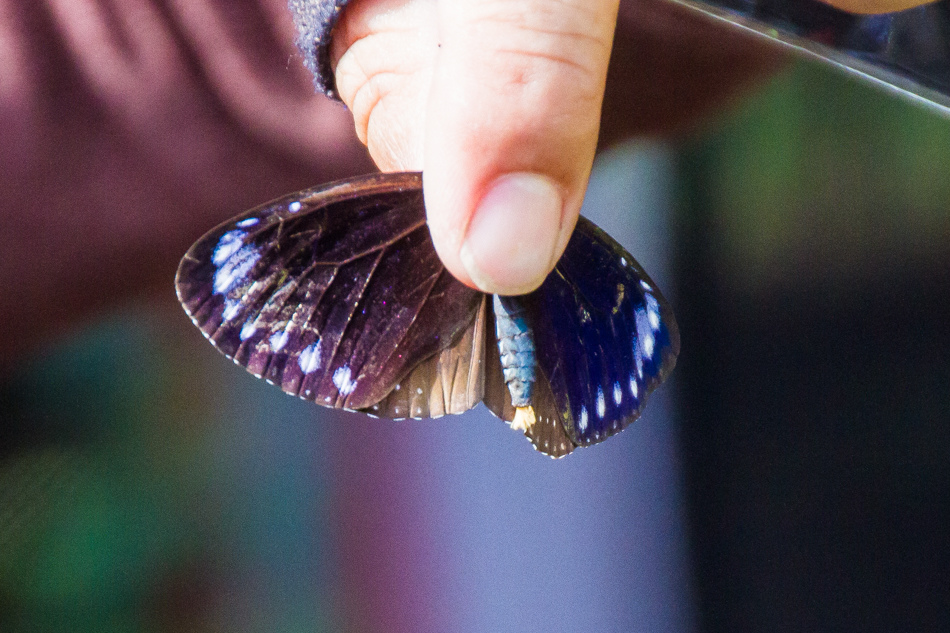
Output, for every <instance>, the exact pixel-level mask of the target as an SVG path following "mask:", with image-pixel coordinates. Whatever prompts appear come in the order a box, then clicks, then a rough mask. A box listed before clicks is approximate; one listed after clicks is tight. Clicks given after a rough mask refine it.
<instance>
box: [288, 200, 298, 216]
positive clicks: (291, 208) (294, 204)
mask: <svg viewBox="0 0 950 633" xmlns="http://www.w3.org/2000/svg"><path fill="white" fill-rule="evenodd" d="M287 209H288V210H289V211H290V212H291V213H297V211H300V201H299V200H295V201H293V202H291V203H290V204H288V205H287Z"/></svg>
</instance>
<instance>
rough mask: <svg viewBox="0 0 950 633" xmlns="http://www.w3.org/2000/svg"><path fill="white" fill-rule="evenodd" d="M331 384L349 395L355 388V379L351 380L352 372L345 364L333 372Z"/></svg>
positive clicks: (342, 393) (345, 394)
mask: <svg viewBox="0 0 950 633" xmlns="http://www.w3.org/2000/svg"><path fill="white" fill-rule="evenodd" d="M333 384H334V385H336V388H337V389H339V390H340V394H341V395H344V396H348V395H350V394H351V393H353V390H354V389H356V381H355V380H353V375H352V372H351V371H350V368H349V367H347V366H346V365H344V366H343V367H340V368H339V369H337V370H336V371H335V372H333Z"/></svg>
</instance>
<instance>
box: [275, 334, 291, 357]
mask: <svg viewBox="0 0 950 633" xmlns="http://www.w3.org/2000/svg"><path fill="white" fill-rule="evenodd" d="M289 338H290V335H289V334H288V333H287V330H282V331H280V332H275V333H274V334H271V337H270V347H271V350H273V351H275V352H279V351H280V350H282V349H284V345H286V344H287V340H288V339H289Z"/></svg>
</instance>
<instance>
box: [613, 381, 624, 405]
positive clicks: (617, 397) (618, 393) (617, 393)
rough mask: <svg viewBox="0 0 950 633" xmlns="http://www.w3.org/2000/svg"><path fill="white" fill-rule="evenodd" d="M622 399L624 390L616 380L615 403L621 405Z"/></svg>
mask: <svg viewBox="0 0 950 633" xmlns="http://www.w3.org/2000/svg"><path fill="white" fill-rule="evenodd" d="M622 401H623V390H622V389H621V388H620V383H619V382H615V383H614V404H616V405H618V406H619V405H620V403H621V402H622Z"/></svg>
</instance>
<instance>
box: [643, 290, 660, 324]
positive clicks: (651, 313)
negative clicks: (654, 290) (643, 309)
mask: <svg viewBox="0 0 950 633" xmlns="http://www.w3.org/2000/svg"><path fill="white" fill-rule="evenodd" d="M645 298H646V300H647V320H649V321H650V327H651V328H653V331H654V332H657V331H659V329H660V304H659V302H657V300H656V297H654V296H653V295H651V294H650V293H647V294H646V296H645Z"/></svg>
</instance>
